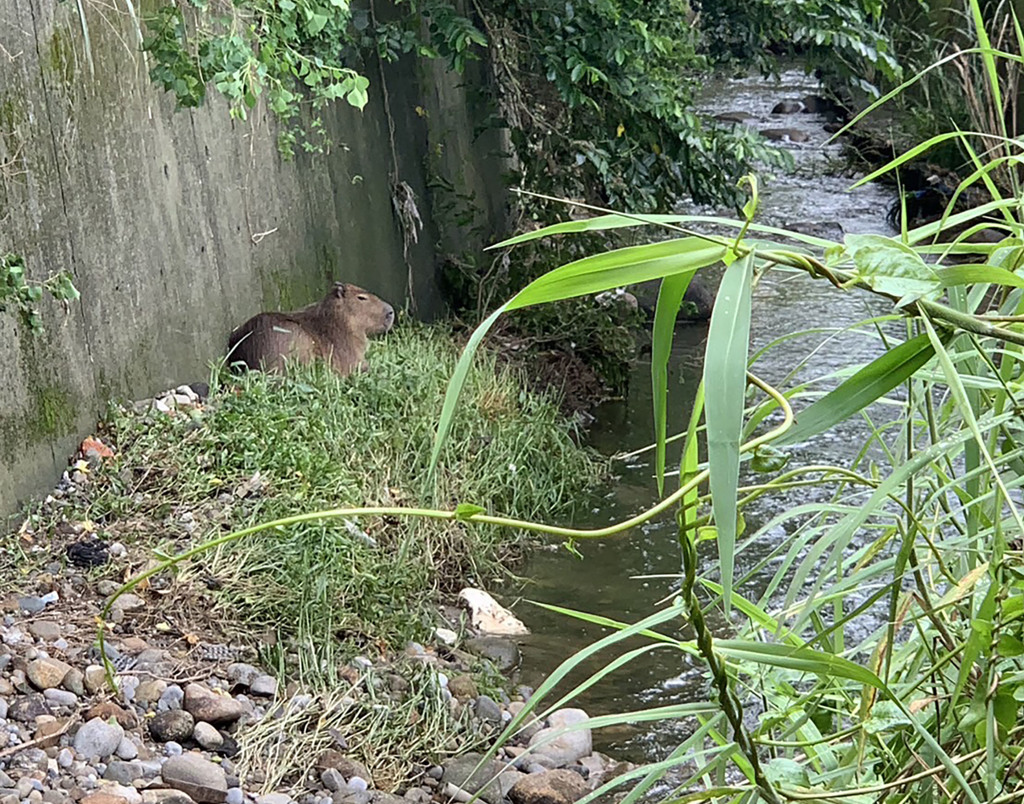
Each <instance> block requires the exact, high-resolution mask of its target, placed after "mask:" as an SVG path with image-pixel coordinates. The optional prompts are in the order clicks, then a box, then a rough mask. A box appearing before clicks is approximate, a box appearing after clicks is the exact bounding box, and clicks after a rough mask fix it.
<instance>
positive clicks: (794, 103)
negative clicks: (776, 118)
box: [772, 98, 806, 114]
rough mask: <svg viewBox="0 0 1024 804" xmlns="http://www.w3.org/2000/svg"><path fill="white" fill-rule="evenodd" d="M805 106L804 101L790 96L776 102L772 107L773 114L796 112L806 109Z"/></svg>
mask: <svg viewBox="0 0 1024 804" xmlns="http://www.w3.org/2000/svg"><path fill="white" fill-rule="evenodd" d="M805 108H806V107H805V106H804V102H803V101H798V100H793V99H792V98H789V99H786V100H782V101H779V102H778V103H776V104H775V105H774V106H773V107H772V114H796V113H798V112H802V111H804V109H805Z"/></svg>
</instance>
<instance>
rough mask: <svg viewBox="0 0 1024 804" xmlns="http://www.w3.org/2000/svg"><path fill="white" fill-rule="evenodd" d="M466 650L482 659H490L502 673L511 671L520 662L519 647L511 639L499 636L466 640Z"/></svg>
mask: <svg viewBox="0 0 1024 804" xmlns="http://www.w3.org/2000/svg"><path fill="white" fill-rule="evenodd" d="M465 647H466V650H468V651H469V652H470V653H472V654H475V655H476V656H480V657H482V658H484V659H490V660H491V662H493V663H494V666H495V667H496V668H497V669H498V670H499V671H500V672H502V673H505V672H508V671H509V670H513V669H515V668H516V667H518V666H519V662H521V661H522V655H521V654H520V653H519V646H518V645H516V643H515V642H513V641H512V640H511V639H509V638H507V637H500V636H480V637H473V638H472V639H467V640H466V644H465Z"/></svg>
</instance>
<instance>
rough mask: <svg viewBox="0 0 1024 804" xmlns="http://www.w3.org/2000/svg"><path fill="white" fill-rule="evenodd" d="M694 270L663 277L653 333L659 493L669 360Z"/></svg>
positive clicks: (662, 475) (660, 488) (662, 487)
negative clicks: (680, 309)
mask: <svg viewBox="0 0 1024 804" xmlns="http://www.w3.org/2000/svg"><path fill="white" fill-rule="evenodd" d="M692 278H693V274H677V275H676V276H667V277H665V278H664V279H663V280H662V281H661V288H660V289H659V291H658V304H657V307H656V308H655V310H654V330H653V333H652V336H651V342H652V346H651V391H652V394H653V405H654V438H655V445H656V446H655V459H654V467H655V476H656V477H657V481H658V496H659V497H660V496H661V495H662V494H663V493H664V491H665V439H666V427H667V421H668V360H669V356H670V355H671V353H672V340H673V338H674V337H675V331H676V316H678V315H679V308H680V306H681V305H682V303H683V295H684V294H685V293H686V288H687V287H689V285H690V280H691V279H692Z"/></svg>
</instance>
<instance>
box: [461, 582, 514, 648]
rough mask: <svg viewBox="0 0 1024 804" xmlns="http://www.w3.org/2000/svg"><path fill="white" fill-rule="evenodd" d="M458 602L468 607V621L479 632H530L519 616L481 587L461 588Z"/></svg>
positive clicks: (512, 634)
mask: <svg viewBox="0 0 1024 804" xmlns="http://www.w3.org/2000/svg"><path fill="white" fill-rule="evenodd" d="M459 602H460V603H462V604H463V605H465V606H466V608H468V609H469V618H470V622H471V623H472V625H473V627H474V628H475V629H476V630H477V631H480V632H481V633H484V634H491V635H496V636H523V635H526V634H529V633H530V631H529V629H527V627H526V626H525V625H523V623H522V622H521V621H520V620H519V618H517V617H516V616H515V615H514V614H513V613H512V612H510V611H509V610H508V609H506V608H504V607H503V606H501V605H500V604H499V603H498V601H497V600H495V599H494V598H493V597H491V596H490V595H489V594H488V593H487V592H485V591H484V590H483V589H473V588H466V589H463V590H462V591H461V592H459Z"/></svg>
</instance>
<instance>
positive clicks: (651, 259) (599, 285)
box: [508, 237, 726, 310]
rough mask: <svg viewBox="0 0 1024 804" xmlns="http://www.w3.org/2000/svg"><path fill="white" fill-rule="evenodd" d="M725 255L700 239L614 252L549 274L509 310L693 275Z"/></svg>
mask: <svg viewBox="0 0 1024 804" xmlns="http://www.w3.org/2000/svg"><path fill="white" fill-rule="evenodd" d="M725 254H726V247H725V246H720V245H718V244H716V243H709V242H708V241H707V240H705V239H703V238H699V237H684V238H680V239H678V240H666V241H663V242H660V243H648V244H645V245H642V246H629V247H628V248H620V249H614V250H612V251H608V252H605V253H603V254H595V255H594V256H591V257H584V258H583V259H581V260H576V261H575V262H571V263H569V264H567V265H563V266H561V267H559V268H555V269H554V270H553V271H548V273H546V274H544V275H543V276H540V277H538V278H537V279H535V280H534V281H533V282H531V283H530V284H529V285H527V286H526V287H525V288H523V289H522V290H521V291H519V293H517V294H516V295H515V296H514V297H513V299H512V301H510V302H509V303H508V309H509V310H518V309H521V308H523V307H529V306H530V305H533V304H540V303H543V302H552V301H560V300H562V299H570V298H573V297H576V296H585V295H587V294H590V293H600V292H601V291H604V290H611V289H612V288H618V287H624V286H625V285H633V284H636V283H638V282H647V281H649V280H651V279H662V278H664V277H666V276H672V275H673V274H683V273H689V274H693V273H694V272H695V271H697V270H698V269H700V268H704V267H706V266H708V265H713V264H714V263H716V262H719V261H720V260H721V259H722V258H723V257H724V256H725Z"/></svg>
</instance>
